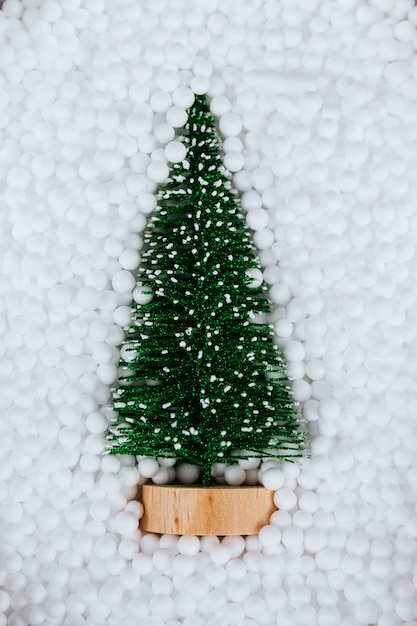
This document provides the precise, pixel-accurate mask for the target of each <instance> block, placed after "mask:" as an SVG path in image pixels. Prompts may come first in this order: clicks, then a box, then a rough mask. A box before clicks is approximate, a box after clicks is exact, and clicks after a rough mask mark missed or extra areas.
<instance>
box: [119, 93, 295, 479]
mask: <svg viewBox="0 0 417 626" xmlns="http://www.w3.org/2000/svg"><path fill="white" fill-rule="evenodd" d="M181 133H182V134H181V136H180V137H179V139H180V141H181V142H182V143H183V144H184V145H185V147H186V149H187V153H186V156H185V158H184V159H183V160H182V162H180V163H178V164H174V165H172V166H171V171H170V176H169V179H168V181H167V183H166V184H165V185H164V186H163V187H162V188H160V189H159V191H158V193H157V210H156V212H155V214H154V215H153V216H152V217H151V219H150V221H149V224H148V228H147V230H146V232H145V234H144V250H143V254H142V258H141V267H140V270H139V276H138V287H137V290H136V293H137V294H139V297H137V298H136V302H134V304H133V316H132V324H131V326H130V328H128V329H127V333H126V338H125V341H124V344H123V346H122V349H121V361H120V371H121V375H120V379H119V381H118V386H117V387H116V388H115V389H114V391H113V394H114V406H115V410H116V412H117V419H116V420H115V423H114V424H113V426H112V429H111V432H110V433H109V440H110V442H111V444H112V448H111V453H116V454H132V455H145V456H152V457H164V458H167V457H175V458H176V459H177V460H181V461H184V462H188V463H193V464H196V465H199V466H201V467H202V470H203V484H205V485H208V484H210V481H211V467H212V464H213V463H215V462H224V463H231V462H236V461H237V458H249V457H262V458H265V457H272V458H280V459H286V460H292V459H294V457H297V456H300V455H301V454H302V450H303V441H304V436H303V433H302V432H301V431H300V429H299V424H298V420H297V413H296V410H295V408H294V402H293V398H292V394H291V389H290V385H289V381H288V377H287V375H286V371H285V364H284V362H283V358H282V355H281V354H280V352H279V350H278V348H277V346H276V345H275V344H274V341H273V331H272V329H271V326H270V325H268V324H267V323H265V320H262V314H267V313H268V311H269V304H268V300H267V297H266V295H265V287H264V286H262V285H261V286H259V285H258V286H257V285H256V284H255V285H254V283H253V280H251V276H250V274H251V270H253V268H259V262H258V261H257V259H256V255H255V251H254V248H253V244H252V243H251V239H250V235H249V232H248V230H247V228H246V225H245V222H244V218H243V217H242V215H241V213H240V210H239V199H238V197H237V194H236V192H235V191H234V189H233V188H232V186H231V182H230V175H229V174H228V172H227V170H226V169H225V167H224V165H223V161H222V153H221V149H220V145H219V140H218V137H217V135H216V130H215V122H214V119H213V117H212V115H211V114H210V112H209V108H208V105H207V102H206V100H205V97H204V96H197V97H196V99H195V102H194V104H193V106H192V107H191V108H190V110H189V117H188V121H187V123H186V125H185V127H184V128H183V129H182V131H181ZM260 316H261V320H260V319H259V318H260Z"/></svg>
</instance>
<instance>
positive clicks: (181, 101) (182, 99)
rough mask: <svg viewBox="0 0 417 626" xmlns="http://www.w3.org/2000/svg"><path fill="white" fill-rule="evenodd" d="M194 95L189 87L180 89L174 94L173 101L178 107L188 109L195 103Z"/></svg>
mask: <svg viewBox="0 0 417 626" xmlns="http://www.w3.org/2000/svg"><path fill="white" fill-rule="evenodd" d="M194 98H195V97H194V93H193V92H192V91H191V89H190V88H189V87H178V88H177V89H175V91H174V92H173V94H172V101H173V103H174V104H175V105H176V106H179V107H181V108H183V109H188V108H190V107H191V106H192V104H193V103H194Z"/></svg>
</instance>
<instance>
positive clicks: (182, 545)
mask: <svg viewBox="0 0 417 626" xmlns="http://www.w3.org/2000/svg"><path fill="white" fill-rule="evenodd" d="M178 550H179V551H180V553H181V554H186V555H188V556H195V555H196V554H197V553H198V552H199V550H200V540H199V539H198V538H197V537H194V536H193V535H183V536H182V537H180V538H179V540H178Z"/></svg>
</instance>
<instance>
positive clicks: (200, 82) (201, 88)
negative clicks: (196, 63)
mask: <svg viewBox="0 0 417 626" xmlns="http://www.w3.org/2000/svg"><path fill="white" fill-rule="evenodd" d="M190 87H191V89H192V90H193V92H194V93H195V94H197V95H203V94H205V93H207V92H208V90H209V88H210V81H209V79H208V78H207V77H206V76H193V78H192V79H191V82H190Z"/></svg>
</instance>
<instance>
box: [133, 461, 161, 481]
mask: <svg viewBox="0 0 417 626" xmlns="http://www.w3.org/2000/svg"><path fill="white" fill-rule="evenodd" d="M138 469H139V472H140V474H141V475H142V476H144V477H145V478H153V477H154V476H155V474H156V473H157V472H158V470H159V463H158V461H157V460H156V459H153V458H150V457H146V458H143V459H140V461H139V463H138Z"/></svg>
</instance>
